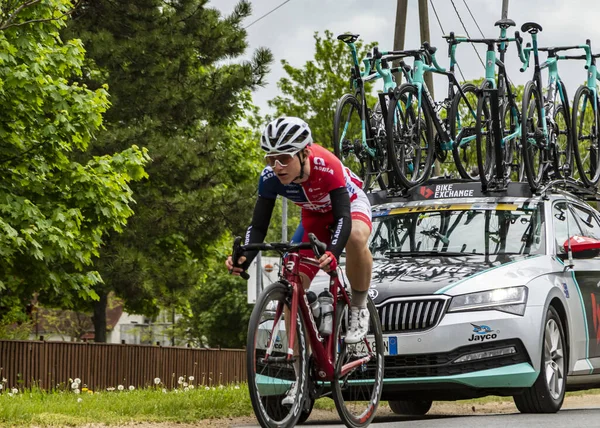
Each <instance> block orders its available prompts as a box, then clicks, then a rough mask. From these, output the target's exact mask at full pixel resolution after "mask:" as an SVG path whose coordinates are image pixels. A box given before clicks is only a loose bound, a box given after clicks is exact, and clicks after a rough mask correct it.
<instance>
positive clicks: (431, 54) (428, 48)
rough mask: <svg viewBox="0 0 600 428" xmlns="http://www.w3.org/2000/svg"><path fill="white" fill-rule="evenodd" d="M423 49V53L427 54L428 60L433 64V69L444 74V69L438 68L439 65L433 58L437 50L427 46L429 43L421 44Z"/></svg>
mask: <svg viewBox="0 0 600 428" xmlns="http://www.w3.org/2000/svg"><path fill="white" fill-rule="evenodd" d="M423 49H424V50H425V52H426V53H427V54H429V58H430V59H431V63H432V64H433V66H434V67H435V69H436V70H437V71H439V72H441V73H445V72H446V69H445V68H443V67H440V65H439V64H438V62H437V58H436V57H435V53H436V51H437V48H435V47H433V46H431V45H430V44H429V42H423Z"/></svg>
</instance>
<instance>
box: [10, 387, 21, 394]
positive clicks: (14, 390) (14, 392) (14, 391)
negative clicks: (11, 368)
mask: <svg viewBox="0 0 600 428" xmlns="http://www.w3.org/2000/svg"><path fill="white" fill-rule="evenodd" d="M10 392H12V393H13V394H18V393H19V390H18V389H17V388H13V389H11V391H10Z"/></svg>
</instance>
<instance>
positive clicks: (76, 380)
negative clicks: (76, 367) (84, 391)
mask: <svg viewBox="0 0 600 428" xmlns="http://www.w3.org/2000/svg"><path fill="white" fill-rule="evenodd" d="M73 382H75V383H81V379H79V378H78V377H76V378H75V380H74V381H73Z"/></svg>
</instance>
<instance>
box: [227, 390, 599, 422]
mask: <svg viewBox="0 0 600 428" xmlns="http://www.w3.org/2000/svg"><path fill="white" fill-rule="evenodd" d="M598 405H599V406H600V397H598ZM245 426H247V427H250V426H256V425H245ZM302 426H305V427H311V428H320V427H327V428H334V427H335V428H337V427H343V426H344V425H342V424H340V423H339V422H335V421H328V422H321V421H317V420H309V421H308V422H306V423H305V424H304V425H302ZM371 426H372V427H376V428H392V427H393V428H405V427H406V428H408V427H410V428H520V427H526V428H579V427H581V428H597V427H600V407H594V408H580V409H564V410H561V411H560V412H558V413H555V414H541V415H537V414H536V415H534V414H529V415H526V414H521V413H508V414H506V413H504V414H486V415H469V416H462V415H461V416H439V415H433V416H423V417H406V416H383V417H379V418H375V420H374V422H373V423H372V424H371ZM238 427H240V426H239V425H238Z"/></svg>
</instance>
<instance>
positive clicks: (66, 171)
mask: <svg viewBox="0 0 600 428" xmlns="http://www.w3.org/2000/svg"><path fill="white" fill-rule="evenodd" d="M71 8H72V4H71V2H69V1H67V0H47V1H44V2H40V1H1V2H0V11H1V13H0V52H1V53H0V102H1V103H2V106H3V109H2V110H3V114H2V116H1V117H0V138H1V142H0V231H1V233H0V319H2V318H3V317H4V316H7V319H5V321H23V319H22V318H21V319H20V317H19V315H18V314H16V313H15V311H14V308H15V307H16V308H23V310H24V309H25V306H26V304H27V303H28V302H29V301H30V300H31V299H32V296H33V293H34V292H38V293H40V295H46V296H48V297H49V298H53V299H55V300H57V301H59V302H61V304H63V305H65V306H68V305H69V304H70V301H71V300H73V299H76V298H81V299H88V298H90V297H96V295H95V293H94V291H93V287H94V286H97V285H98V284H100V283H101V278H100V275H99V274H98V272H96V271H95V270H94V269H93V268H92V267H91V263H92V260H93V259H94V257H95V256H97V255H98V251H99V247H100V245H101V243H102V241H103V240H104V239H105V238H106V235H107V233H108V232H109V231H111V230H114V231H121V228H122V227H123V225H124V224H125V223H126V220H127V218H128V217H130V216H131V215H132V214H133V210H132V204H133V198H132V191H131V189H130V188H129V182H130V181H131V180H132V179H133V180H135V179H140V178H142V177H144V176H145V172H144V169H143V166H144V164H145V163H146V161H147V155H146V154H145V152H144V151H143V150H140V149H138V148H137V147H136V146H132V145H131V144H129V145H127V146H123V150H122V151H120V152H117V153H114V154H113V155H103V156H94V157H89V158H88V159H87V160H86V161H85V162H76V161H75V160H73V155H74V154H75V153H81V152H83V151H85V150H86V149H87V147H88V145H89V144H90V142H91V141H92V140H93V138H94V136H95V135H96V133H97V132H98V131H99V129H100V128H101V125H102V115H103V113H104V112H105V111H106V109H107V108H108V106H109V102H108V99H107V92H106V88H105V87H104V86H103V85H101V84H99V85H97V86H96V88H95V89H94V90H90V89H89V88H88V87H86V86H85V85H81V84H78V83H76V82H74V81H73V80H74V79H76V78H79V77H80V76H81V75H82V66H83V61H84V49H83V47H82V45H81V42H80V41H78V40H68V39H61V37H60V36H59V31H60V29H61V28H62V27H64V26H65V20H66V16H67V15H68V13H69V12H70V11H71ZM63 40H67V41H65V42H63ZM8 308H11V310H10V311H9V310H8Z"/></svg>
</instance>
